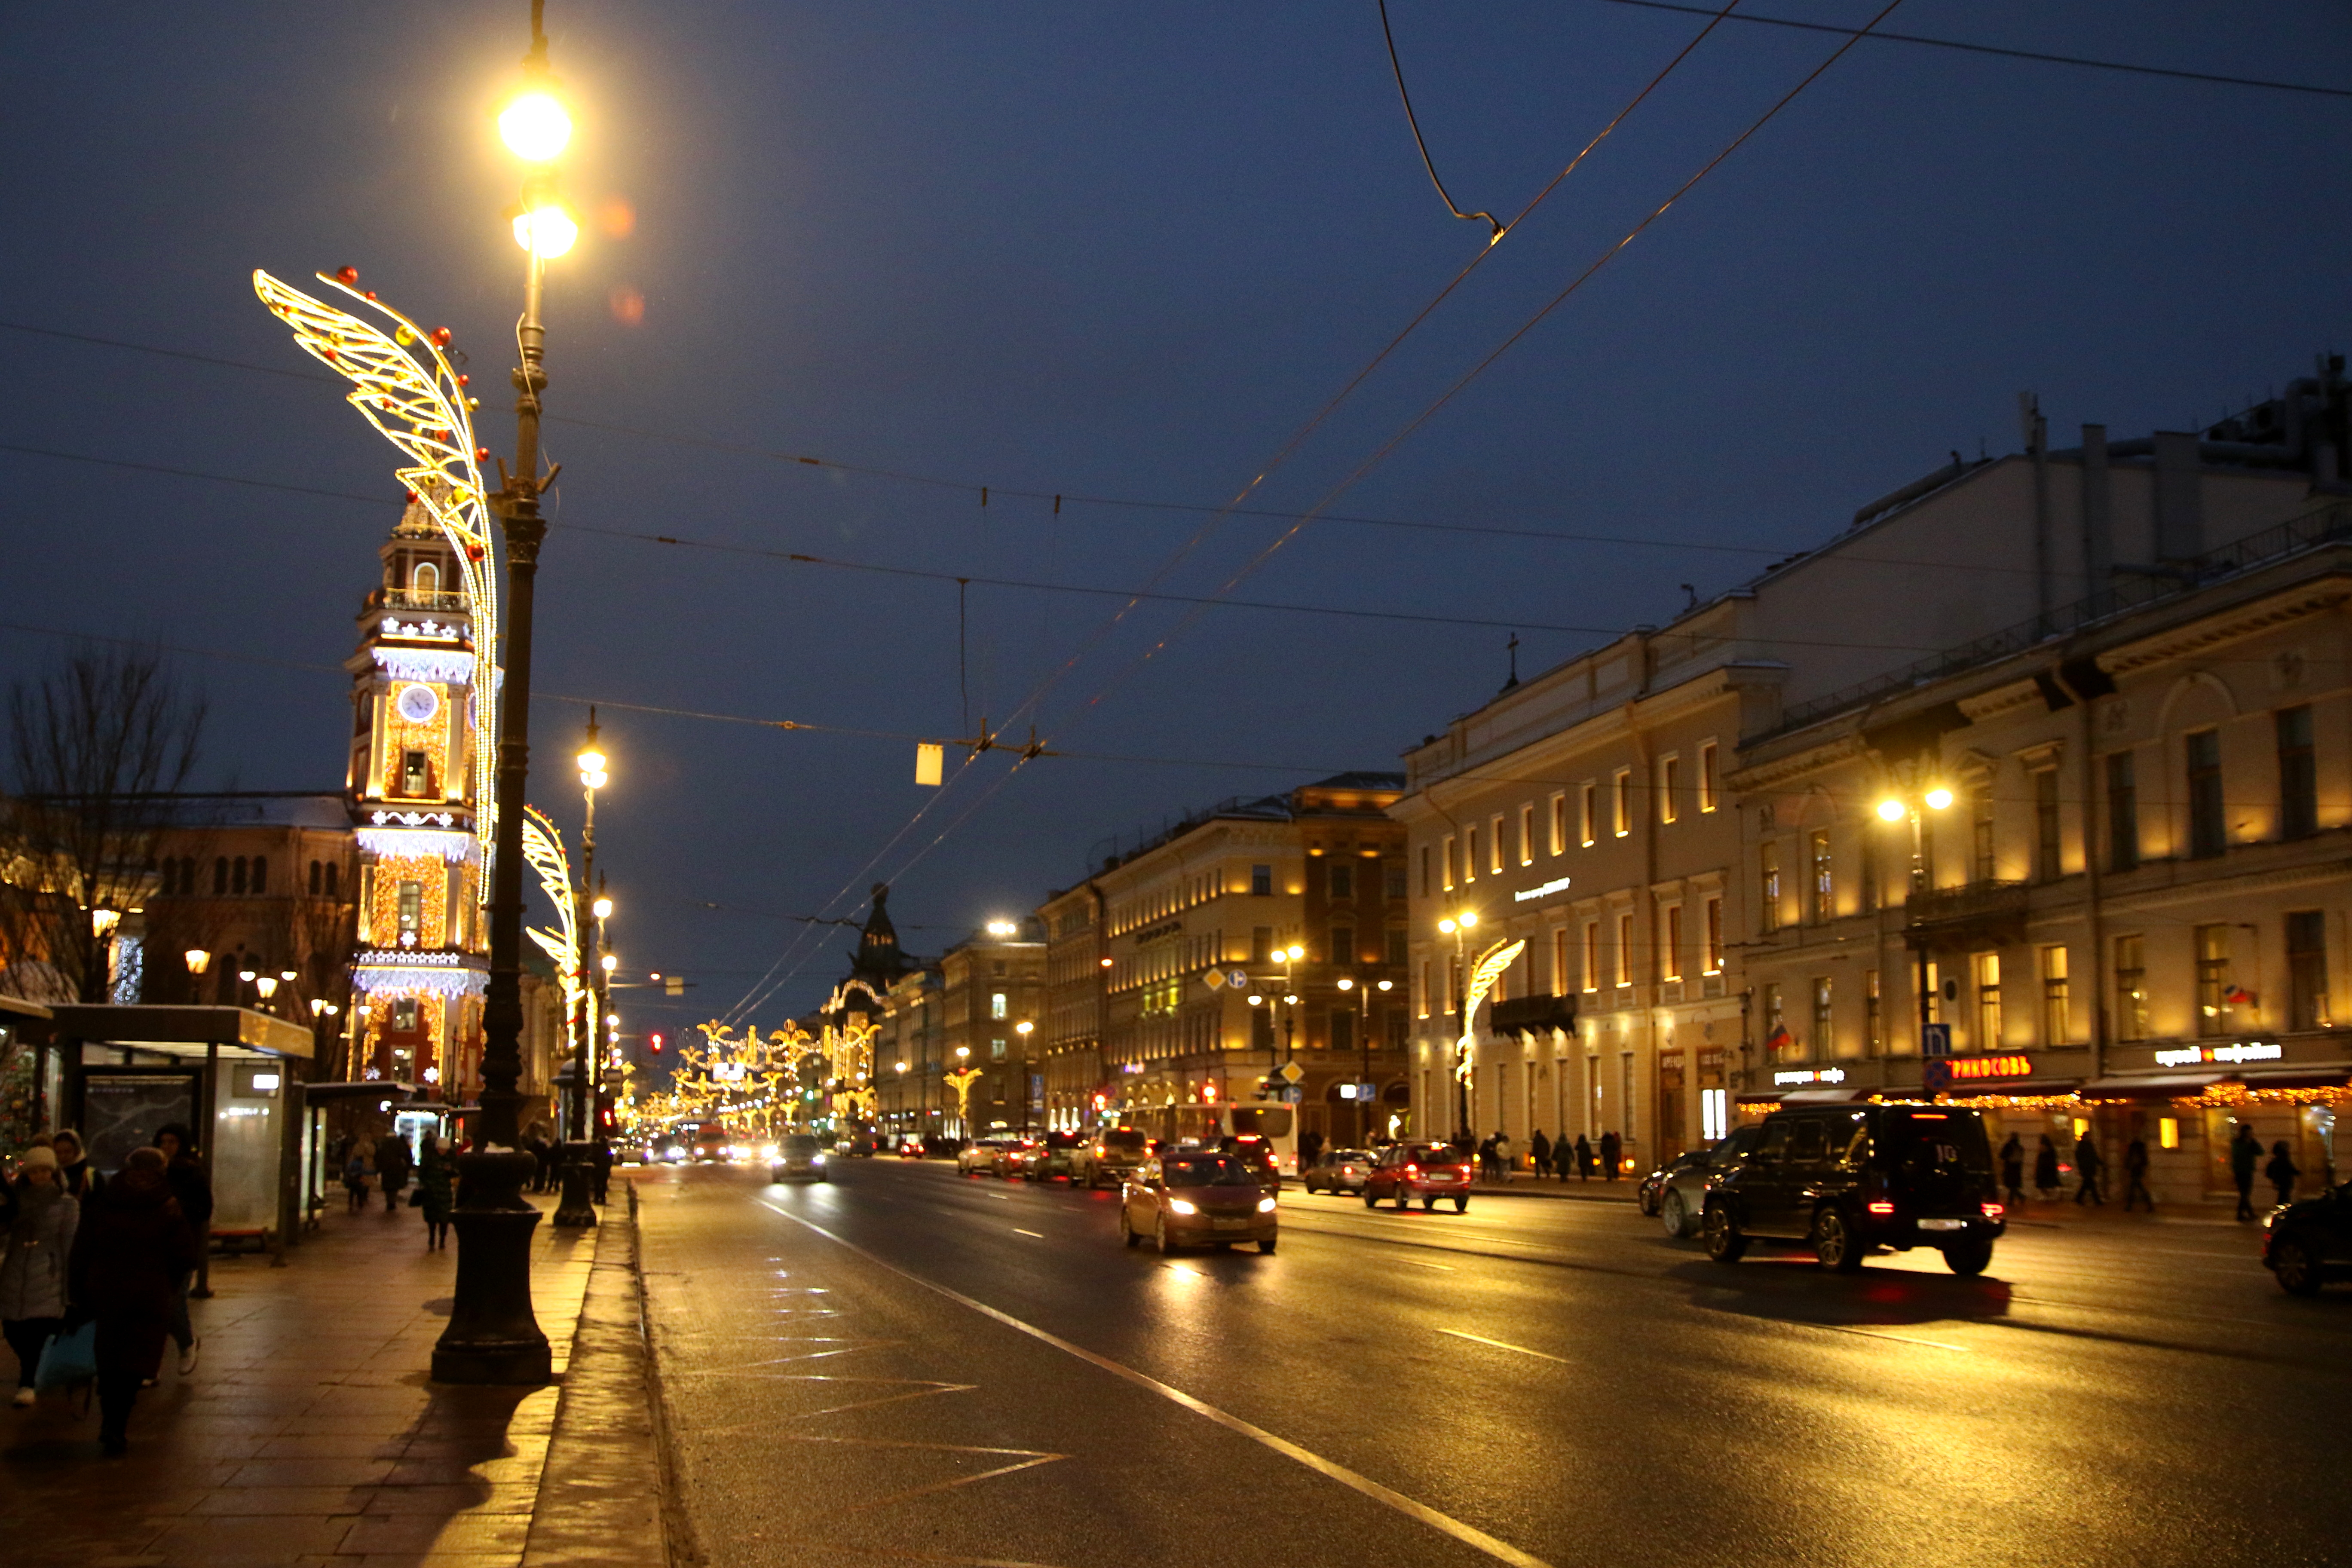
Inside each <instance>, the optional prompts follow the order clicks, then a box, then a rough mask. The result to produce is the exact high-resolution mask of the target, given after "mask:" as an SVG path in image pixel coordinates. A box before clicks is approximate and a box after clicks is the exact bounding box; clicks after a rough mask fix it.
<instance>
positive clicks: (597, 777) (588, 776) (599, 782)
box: [580, 773, 607, 789]
mask: <svg viewBox="0 0 2352 1568" xmlns="http://www.w3.org/2000/svg"><path fill="white" fill-rule="evenodd" d="M606 780H607V775H606V774H604V773H582V774H581V775H580V782H581V783H582V784H585V785H587V786H588V787H589V788H590V789H603V788H604V784H605V783H606Z"/></svg>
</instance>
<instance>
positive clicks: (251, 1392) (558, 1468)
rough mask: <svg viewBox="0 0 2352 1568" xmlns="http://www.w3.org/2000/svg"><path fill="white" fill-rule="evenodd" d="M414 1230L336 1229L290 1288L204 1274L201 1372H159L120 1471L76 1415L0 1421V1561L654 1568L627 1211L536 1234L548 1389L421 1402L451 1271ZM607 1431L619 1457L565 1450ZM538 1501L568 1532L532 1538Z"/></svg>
mask: <svg viewBox="0 0 2352 1568" xmlns="http://www.w3.org/2000/svg"><path fill="white" fill-rule="evenodd" d="M625 1191H626V1189H625V1187H621V1186H618V1185H616V1187H615V1189H614V1195H615V1196H616V1197H624V1195H625ZM543 1206H546V1207H550V1208H551V1207H552V1201H551V1200H548V1201H547V1202H546V1203H545V1204H544V1205H543ZM424 1231H425V1226H424V1225H423V1223H422V1221H421V1219H420V1218H419V1216H418V1215H417V1214H416V1212H415V1211H414V1210H411V1209H405V1208H404V1209H401V1210H398V1211H395V1212H394V1213H391V1214H386V1213H385V1212H384V1211H383V1208H382V1207H381V1206H377V1207H374V1208H372V1209H371V1210H369V1211H368V1212H367V1213H364V1214H359V1215H346V1214H344V1213H342V1212H341V1211H340V1210H336V1209H331V1210H330V1211H329V1212H328V1214H327V1215H325V1217H324V1222H323V1225H322V1227H321V1229H320V1231H318V1232H316V1233H314V1234H313V1235H312V1236H311V1237H310V1238H308V1239H306V1240H305V1242H304V1244H303V1245H302V1246H300V1247H297V1248H294V1249H292V1250H291V1251H290V1252H289V1255H288V1258H289V1261H288V1265H287V1267H284V1268H271V1267H270V1264H269V1260H268V1258H266V1257H263V1258H237V1259H228V1258H216V1259H215V1261H214V1265H213V1269H212V1285H213V1290H214V1296H213V1299H212V1300H208V1301H200V1302H194V1303H191V1308H192V1311H193V1313H194V1321H195V1325H196V1331H197V1332H198V1334H199V1335H200V1336H201V1337H202V1342H203V1352H202V1356H201V1359H200V1363H199V1364H198V1366H197V1368H196V1370H195V1372H194V1373H193V1374H192V1375H190V1376H188V1377H181V1376H179V1375H178V1374H177V1373H176V1372H175V1371H174V1370H173V1358H172V1355H171V1352H169V1351H168V1350H167V1351H166V1354H165V1361H164V1367H163V1379H162V1382H161V1384H160V1385H159V1386H157V1387H155V1388H152V1389H149V1390H147V1391H146V1392H145V1393H143V1394H141V1396H140V1399H139V1405H138V1408H137V1410H136V1411H135V1412H134V1413H133V1415H132V1416H131V1451H130V1453H129V1454H128V1455H127V1456H124V1457H123V1458H114V1459H108V1458H101V1457H100V1453H99V1445H98V1417H97V1415H96V1413H95V1412H94V1411H93V1412H91V1413H89V1414H88V1415H81V1414H79V1410H78V1402H69V1401H68V1400H67V1399H66V1398H64V1397H63V1396H59V1395H48V1396H45V1397H43V1398H42V1400H41V1401H40V1402H39V1404H38V1405H36V1406H34V1407H33V1408H32V1409H29V1410H12V1409H8V1408H5V1407H0V1542H5V1545H0V1562H5V1563H8V1564H9V1565H10V1568H52V1565H57V1568H66V1565H71V1568H183V1565H186V1568H238V1565H245V1564H261V1563H269V1564H335V1565H338V1568H352V1565H353V1564H365V1565H371V1568H373V1565H378V1564H420V1565H421V1564H432V1565H436V1568H444V1565H446V1568H518V1565H520V1564H522V1563H525V1562H526V1561H529V1562H530V1563H590V1562H607V1563H609V1562H620V1561H625V1562H628V1563H632V1564H633V1565H635V1568H659V1564H660V1563H662V1561H663V1554H662V1550H661V1542H660V1533H659V1518H660V1503H659V1496H658V1493H659V1466H658V1463H657V1460H656V1450H655V1449H654V1447H653V1437H652V1428H651V1426H650V1421H649V1418H648V1417H647V1416H646V1411H645V1409H644V1405H645V1401H644V1398H643V1393H644V1386H645V1381H644V1364H643V1361H642V1357H641V1355H639V1354H638V1353H637V1345H636V1344H635V1343H633V1342H632V1341H633V1337H634V1338H635V1340H638V1341H641V1335H640V1334H638V1333H637V1331H636V1322H637V1312H638V1306H637V1296H636V1288H635V1275H634V1271H633V1269H632V1267H631V1263H632V1250H633V1247H634V1244H635V1227H634V1226H632V1225H631V1224H630V1222H629V1216H628V1213H627V1209H626V1207H625V1204H623V1203H616V1204H615V1205H613V1206H612V1207H611V1208H609V1209H608V1210H606V1211H605V1223H604V1225H603V1226H600V1227H599V1228H598V1229H596V1230H593V1231H584V1232H583V1231H558V1230H556V1229H554V1228H553V1227H552V1226H549V1225H546V1224H544V1223H542V1224H541V1226H539V1227H538V1229H537V1231H536V1233H535V1235H534V1237H533V1239H532V1246H533V1249H534V1252H533V1263H532V1273H531V1280H532V1294H533V1298H534V1300H535V1304H536V1306H537V1310H538V1315H539V1321H540V1326H541V1328H542V1329H543V1330H545V1331H546V1333H547V1336H548V1340H549V1342H550V1343H551V1347H552V1350H553V1352H554V1358H553V1359H554V1364H555V1367H556V1369H557V1372H558V1373H559V1378H560V1381H559V1382H557V1383H553V1384H549V1385H548V1386H546V1387H544V1388H538V1389H495V1388H458V1387H449V1386H443V1385H436V1384H433V1383H432V1382H431V1381H430V1378H429V1377H428V1375H427V1368H428V1366H429V1365H430V1362H431V1355H432V1349H433V1343H434V1342H435V1341H436V1339H438V1338H439V1337H440V1334H441V1331H442V1329H443V1328H444V1327H445V1326H446V1322H447V1320H448V1312H449V1305H450V1293H451V1290H452V1289H453V1286H454V1281H455V1279H456V1276H457V1252H456V1250H455V1245H454V1243H453V1245H452V1247H451V1248H450V1249H448V1250H446V1251H441V1252H427V1251H426V1250H425V1236H424ZM583 1310H584V1317H583ZM575 1336H576V1352H575ZM0 1362H5V1357H0ZM633 1403H634V1405H635V1409H634V1411H633V1410H632V1409H631V1408H630V1407H631V1405H632V1404H633ZM567 1404H568V1407H567ZM632 1419H634V1422H635V1426H634V1427H633V1428H632V1427H630V1426H629V1423H630V1422H631V1421H632ZM614 1426H620V1427H622V1428H624V1430H621V1431H619V1432H617V1433H615V1434H614V1437H615V1438H616V1439H617V1441H616V1442H609V1443H608V1441H607V1439H606V1437H605V1436H604V1435H603V1433H601V1432H599V1433H598V1434H597V1436H596V1437H595V1439H594V1441H593V1442H591V1441H587V1440H575V1438H582V1437H583V1433H584V1432H586V1431H589V1430H593V1429H595V1428H600V1427H601V1428H612V1427H614ZM599 1445H604V1447H601V1448H600V1447H599ZM550 1489H553V1490H554V1491H556V1492H558V1493H561V1494H562V1495H563V1496H564V1497H565V1499H566V1500H568V1502H570V1503H571V1504H572V1505H575V1506H574V1508H573V1509H572V1515H571V1517H570V1518H568V1519H561V1520H550V1521H535V1516H536V1515H537V1514H538V1513H539V1512H540V1511H541V1499H542V1495H543V1494H544V1493H547V1492H548V1491H549V1490H550ZM616 1503H617V1504H618V1507H617V1510H616V1507H615V1504H616ZM583 1526H584V1527H586V1528H588V1529H590V1530H591V1531H593V1532H594V1535H595V1537H596V1539H595V1543H594V1547H593V1551H592V1550H590V1549H589V1548H588V1546H587V1545H586V1544H585V1543H584V1542H583V1541H582V1539H581V1529H582V1527H583ZM616 1531H617V1533H615V1532H616ZM647 1531H650V1535H649V1536H648V1534H647Z"/></svg>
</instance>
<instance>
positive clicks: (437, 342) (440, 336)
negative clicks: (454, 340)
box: [433, 327, 451, 349]
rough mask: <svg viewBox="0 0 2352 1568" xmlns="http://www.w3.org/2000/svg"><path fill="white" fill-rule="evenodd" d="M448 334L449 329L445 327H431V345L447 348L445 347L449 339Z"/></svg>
mask: <svg viewBox="0 0 2352 1568" xmlns="http://www.w3.org/2000/svg"><path fill="white" fill-rule="evenodd" d="M450 336H451V333H450V331H449V329H448V328H446V327H436V328H434V329H433V346H434V347H435V348H439V349H446V348H447V347H448V346H449V339H450Z"/></svg>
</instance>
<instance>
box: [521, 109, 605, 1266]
mask: <svg viewBox="0 0 2352 1568" xmlns="http://www.w3.org/2000/svg"><path fill="white" fill-rule="evenodd" d="M536 96H538V97H540V98H541V99H544V95H543V94H541V95H536ZM533 97H534V95H532V94H529V93H526V94H525V95H524V96H523V97H522V98H521V99H519V100H516V105H515V108H514V109H509V110H508V111H507V112H508V114H509V115H512V114H514V113H515V112H516V110H519V109H523V108H524V106H525V105H527V104H529V103H530V101H531V100H532V98H533ZM546 101H547V102H549V103H550V104H551V105H552V100H546ZM552 106H553V108H554V110H555V112H556V113H557V114H558V115H561V114H562V106H561V105H552ZM571 128H572V122H571V121H570V120H569V119H566V120H564V121H562V130H563V134H564V135H569V134H570V133H571ZM499 130H500V131H501V132H505V130H506V118H505V117H504V116H502V117H500V120H499ZM507 142H508V145H509V146H512V145H513V144H514V142H515V138H514V137H513V136H512V135H509V136H508V138H507ZM556 145H557V147H558V149H559V150H561V146H562V141H561V138H558V139H557V141H556ZM516 151H517V152H518V153H521V149H520V148H517V149H516ZM523 155H524V156H528V154H527V153H526V154H523ZM552 155H553V154H552V153H550V154H549V156H552ZM572 760H573V761H574V762H575V763H578V764H579V766H580V793H581V796H582V798H583V800H584V801H585V802H586V803H587V820H586V823H585V826H583V828H582V830H581V834H580V855H581V860H580V890H581V891H582V892H583V893H584V892H587V891H588V890H589V889H591V888H593V887H594V886H595V885H596V883H595V876H596V792H597V791H598V790H600V789H602V788H604V785H605V784H606V783H607V782H609V779H610V775H609V774H607V773H605V771H604V764H605V762H606V760H607V759H606V758H605V755H604V751H603V749H602V748H601V747H599V746H598V745H597V743H596V710H595V709H594V708H593V707H591V708H590V709H589V710H588V735H587V738H586V740H585V741H584V742H582V744H581V747H580V752H579V755H577V756H576V757H574V758H573V759H572ZM588 912H589V914H590V915H591V916H592V917H593V919H591V920H589V921H587V922H586V923H585V924H584V925H583V927H582V928H581V931H580V934H579V942H580V952H579V954H578V955H577V957H576V958H575V959H574V961H573V966H574V968H575V970H576V971H577V973H579V975H580V984H581V986H582V988H583V990H584V991H585V992H586V993H587V994H586V995H585V996H584V997H583V998H582V1005H581V1008H580V1028H579V1032H578V1033H577V1034H576V1035H575V1036H574V1037H573V1038H572V1092H571V1093H570V1094H569V1095H567V1096H566V1097H565V1103H564V1107H563V1119H564V1121H565V1124H566V1131H568V1133H569V1136H568V1137H566V1138H565V1139H564V1141H563V1198H562V1202H561V1203H559V1204H558V1205H556V1209H555V1217H554V1220H553V1222H552V1223H554V1224H556V1225H559V1226H564V1227H566V1228H568V1229H569V1228H577V1229H583V1230H584V1229H587V1228H589V1227H591V1226H594V1225H595V1223H596V1208H595V1205H594V1204H593V1202H592V1201H591V1197H592V1194H591V1183H590V1179H589V1162H590V1161H591V1160H592V1159H593V1157H594V1149H593V1146H592V1144H591V1143H590V1142H589V1137H588V1121H589V1099H588V1064H589V1062H590V1060H591V1059H592V1058H595V1059H601V1058H602V1057H603V1055H604V1053H603V1052H601V1051H594V1050H593V1049H592V1045H591V1042H592V1040H593V1037H594V1035H595V1033H596V1019H597V1017H598V1016H599V1015H601V1014H602V1013H603V1012H604V997H603V994H602V991H601V987H600V986H599V984H598V978H599V976H598V966H597V965H593V964H592V963H591V962H590V958H591V955H592V954H598V953H602V958H601V968H602V971H603V973H604V974H605V975H610V974H611V973H613V963H614V960H613V955H612V954H611V953H609V952H602V950H603V948H604V921H606V920H607V919H608V918H610V916H611V915H612V913H613V900H610V899H608V898H605V897H604V896H602V894H599V895H598V896H597V897H596V898H595V899H593V900H591V901H590V903H589V905H588ZM600 1076H601V1075H600Z"/></svg>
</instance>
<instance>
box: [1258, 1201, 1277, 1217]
mask: <svg viewBox="0 0 2352 1568" xmlns="http://www.w3.org/2000/svg"><path fill="white" fill-rule="evenodd" d="M1257 1212H1258V1213H1260V1214H1272V1213H1273V1212H1274V1200H1273V1199H1272V1198H1260V1199H1258V1201H1257Z"/></svg>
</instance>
